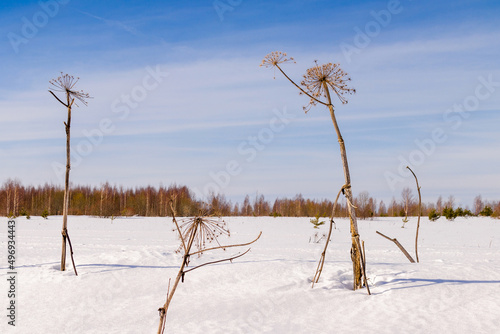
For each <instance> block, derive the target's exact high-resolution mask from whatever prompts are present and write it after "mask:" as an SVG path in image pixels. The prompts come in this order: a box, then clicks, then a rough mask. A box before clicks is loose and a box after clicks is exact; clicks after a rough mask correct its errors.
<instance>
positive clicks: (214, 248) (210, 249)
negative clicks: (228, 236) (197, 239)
mask: <svg viewBox="0 0 500 334" xmlns="http://www.w3.org/2000/svg"><path fill="white" fill-rule="evenodd" d="M261 235H262V231H260V233H259V235H258V236H257V238H255V239H254V240H253V241H250V242H247V243H244V244H238V245H228V246H218V247H212V248H206V249H202V250H199V251H197V252H194V253H191V254H189V256H193V255H196V254H199V253H204V252H207V251H212V250H216V249H224V250H225V249H226V248H231V247H241V246H248V245H251V244H253V243H254V242H256V241H257V240H259V238H260V236H261Z"/></svg>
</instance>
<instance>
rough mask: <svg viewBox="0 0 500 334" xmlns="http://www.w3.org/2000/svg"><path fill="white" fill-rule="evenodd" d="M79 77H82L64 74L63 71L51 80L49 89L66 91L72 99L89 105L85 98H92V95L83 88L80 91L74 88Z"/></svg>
mask: <svg viewBox="0 0 500 334" xmlns="http://www.w3.org/2000/svg"><path fill="white" fill-rule="evenodd" d="M79 79H80V78H76V79H75V77H73V76H72V75H69V74H63V73H62V72H61V76H59V77H58V78H56V79H52V80H50V81H49V84H50V87H49V91H52V90H53V91H56V92H63V93H66V94H67V96H68V97H69V98H70V99H72V100H74V99H76V100H78V101H80V102H82V103H83V104H85V105H87V101H85V100H86V99H90V98H91V97H90V95H89V94H87V93H85V92H83V90H80V91H77V90H73V87H75V85H76V83H77V82H78V80H79ZM54 96H55V95H54ZM59 101H60V100H59ZM63 104H64V103H63ZM70 104H71V102H70Z"/></svg>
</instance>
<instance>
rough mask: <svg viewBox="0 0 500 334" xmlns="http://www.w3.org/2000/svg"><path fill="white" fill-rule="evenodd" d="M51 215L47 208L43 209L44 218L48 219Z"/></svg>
mask: <svg viewBox="0 0 500 334" xmlns="http://www.w3.org/2000/svg"><path fill="white" fill-rule="evenodd" d="M48 217H49V212H48V211H47V210H43V212H42V218H43V219H47V218H48Z"/></svg>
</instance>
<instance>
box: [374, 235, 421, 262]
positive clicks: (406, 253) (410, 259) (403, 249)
mask: <svg viewBox="0 0 500 334" xmlns="http://www.w3.org/2000/svg"><path fill="white" fill-rule="evenodd" d="M377 234H380V235H381V236H383V237H384V238H386V239H387V240H390V241H392V242H394V243H395V244H396V246H398V247H399V249H400V250H401V251H402V252H403V254H404V255H405V256H406V257H407V258H408V260H409V261H410V262H411V263H415V260H413V258H412V257H411V255H410V254H409V253H408V252H407V251H406V249H405V248H404V247H403V245H401V244H400V243H399V241H398V240H397V239H396V238H394V239H391V238H389V237H388V236H386V235H384V234H382V233H380V232H379V231H377Z"/></svg>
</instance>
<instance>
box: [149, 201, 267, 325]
mask: <svg viewBox="0 0 500 334" xmlns="http://www.w3.org/2000/svg"><path fill="white" fill-rule="evenodd" d="M170 207H171V209H172V220H173V222H174V223H175V226H176V230H177V232H178V233H179V237H180V239H181V247H180V249H181V250H182V251H183V253H184V255H183V259H182V264H181V266H180V268H179V272H178V273H177V277H176V278H175V281H174V285H173V286H172V289H170V288H169V291H168V295H167V300H166V302H165V304H164V305H163V306H162V307H160V308H159V309H158V311H159V313H160V323H159V326H158V332H157V333H158V334H163V333H164V331H165V324H166V320H167V317H166V316H167V311H168V307H169V306H170V303H171V301H172V298H173V297H174V293H175V291H176V289H177V286H178V285H179V282H181V281H184V275H185V274H186V273H187V272H189V271H192V270H195V269H198V268H200V267H203V266H206V265H209V264H214V263H219V262H224V261H232V260H234V259H236V258H239V257H241V256H243V255H245V254H246V253H248V252H249V251H250V249H248V250H247V251H246V252H244V253H242V254H239V255H236V256H233V257H230V258H226V259H222V260H218V261H211V262H207V263H204V264H201V265H199V266H196V267H194V268H191V269H188V270H185V267H187V266H188V265H189V258H190V257H191V256H192V255H199V256H201V254H203V252H207V251H211V250H216V249H224V250H225V249H226V248H230V247H241V246H247V245H251V244H253V243H254V242H256V241H257V240H258V239H259V238H260V236H261V235H262V232H260V233H259V235H258V236H257V238H256V239H255V240H253V241H251V242H248V243H244V244H237V245H228V246H221V245H220V244H219V243H218V240H217V237H218V236H219V235H221V234H228V235H229V231H227V230H226V229H224V227H222V226H220V225H219V224H218V223H215V222H214V221H213V220H211V219H210V218H207V217H195V218H193V219H189V220H188V221H187V222H186V223H184V224H183V225H181V226H179V224H178V223H177V220H176V219H175V209H174V206H173V204H172V202H171V203H170ZM183 228H184V231H183V230H182V229H183ZM205 240H207V241H208V242H211V241H213V240H215V241H216V242H217V244H219V246H217V247H212V248H206V247H205ZM193 245H195V247H196V248H197V249H198V250H197V251H193V252H191V248H192V247H193ZM169 286H170V284H169Z"/></svg>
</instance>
